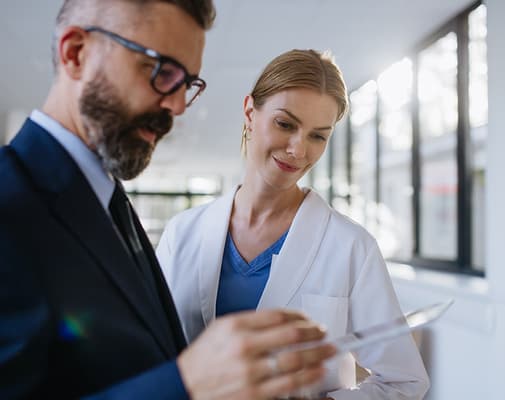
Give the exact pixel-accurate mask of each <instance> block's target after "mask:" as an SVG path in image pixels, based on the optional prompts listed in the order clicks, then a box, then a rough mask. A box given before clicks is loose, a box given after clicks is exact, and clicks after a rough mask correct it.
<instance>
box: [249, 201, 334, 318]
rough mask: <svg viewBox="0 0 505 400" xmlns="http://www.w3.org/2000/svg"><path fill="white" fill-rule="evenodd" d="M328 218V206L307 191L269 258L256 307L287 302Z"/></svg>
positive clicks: (305, 271) (311, 259) (307, 266)
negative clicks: (268, 267)
mask: <svg viewBox="0 0 505 400" xmlns="http://www.w3.org/2000/svg"><path fill="white" fill-rule="evenodd" d="M329 218H330V209H329V207H328V205H327V204H326V203H325V202H324V200H323V199H322V198H321V197H320V196H319V195H318V194H317V193H315V192H313V191H310V192H309V193H308V194H307V196H306V197H305V200H304V201H303V203H302V204H301V206H300V208H299V209H298V212H297V213H296V215H295V218H294V219H293V222H292V224H291V227H290V229H289V232H288V235H287V237H286V240H285V241H284V245H283V246H282V249H281V251H280V252H279V254H278V255H277V256H276V257H274V258H273V259H272V266H271V268H270V276H269V278H268V281H267V284H266V286H265V290H264V291H263V295H262V296H261V298H260V301H259V303H258V309H262V308H273V307H285V306H287V305H288V304H289V302H290V301H291V299H292V298H293V296H294V295H295V293H296V291H297V290H298V289H299V287H300V286H301V284H302V283H303V281H304V279H305V277H306V276H307V274H308V273H309V270H310V268H311V267H312V265H313V263H314V258H315V256H316V254H317V250H318V249H319V246H320V244H321V241H322V239H323V236H324V233H325V232H326V228H327V225H328V221H329Z"/></svg>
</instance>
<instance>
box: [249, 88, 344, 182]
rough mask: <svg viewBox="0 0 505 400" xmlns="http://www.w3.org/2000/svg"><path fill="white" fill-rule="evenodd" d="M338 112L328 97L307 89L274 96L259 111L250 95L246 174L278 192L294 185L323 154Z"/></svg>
mask: <svg viewBox="0 0 505 400" xmlns="http://www.w3.org/2000/svg"><path fill="white" fill-rule="evenodd" d="M338 111H339V110H338V105H337V103H336V102H335V100H334V99H333V98H331V97H330V96H329V95H327V94H320V93H318V92H317V91H315V90H312V89H306V88H294V89H288V90H285V91H282V92H279V93H277V94H275V95H272V96H271V97H269V98H268V99H267V101H266V102H265V104H264V105H263V106H262V107H260V108H259V109H256V108H254V107H253V100H252V98H251V97H250V96H247V97H246V99H245V103H244V112H245V120H246V126H247V127H249V128H250V132H249V137H250V139H249V140H248V141H247V144H246V146H247V173H248V174H256V175H259V177H261V178H262V179H263V181H264V182H265V183H266V184H267V185H269V186H272V187H276V188H279V189H288V188H290V187H292V186H293V185H295V184H296V182H297V181H298V180H299V179H300V178H301V177H302V176H303V175H305V173H306V172H307V171H308V170H309V169H310V168H311V167H312V166H313V165H314V164H315V163H316V162H317V161H318V160H319V158H320V157H321V155H322V154H323V152H324V150H325V148H326V145H327V144H328V141H329V139H330V135H331V133H332V131H333V127H334V125H335V122H336V119H337V115H338Z"/></svg>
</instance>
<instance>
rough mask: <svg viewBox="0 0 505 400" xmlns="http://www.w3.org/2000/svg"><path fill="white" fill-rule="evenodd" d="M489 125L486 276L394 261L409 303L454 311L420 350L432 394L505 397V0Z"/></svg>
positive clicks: (493, 53)
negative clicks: (445, 303) (448, 302)
mask: <svg viewBox="0 0 505 400" xmlns="http://www.w3.org/2000/svg"><path fill="white" fill-rule="evenodd" d="M486 4H487V8H488V9H487V12H488V64H489V131H488V135H489V137H488V146H487V156H488V161H487V186H486V206H487V209H486V212H487V215H486V226H487V228H486V238H487V244H486V246H487V247H486V260H487V264H486V278H484V279H481V278H469V277H459V276H453V275H451V274H446V273H437V272H430V271H417V270H416V271H414V270H413V269H411V268H409V267H407V266H401V265H392V266H391V273H392V275H393V279H394V283H395V287H396V289H397V291H398V295H399V298H400V302H401V303H402V307H404V308H405V309H406V310H407V309H412V308H415V307H418V306H422V305H424V304H427V303H431V302H435V301H439V300H442V299H446V298H449V297H451V298H454V299H455V300H456V302H455V304H454V305H453V307H452V309H451V310H450V311H449V312H448V313H447V315H446V316H445V317H444V318H443V319H442V320H440V321H439V322H438V323H436V324H435V325H433V327H432V328H431V329H430V330H429V331H427V332H424V335H423V340H422V344H421V350H422V352H423V356H424V357H425V362H426V364H427V367H428V369H429V373H430V376H431V379H432V388H431V390H430V392H429V394H428V396H427V397H426V398H427V399H429V400H456V399H457V400H465V399H468V400H470V399H471V400H474V399H475V398H479V399H486V400H495V399H496V400H503V399H505V394H504V388H503V380H504V378H503V373H504V372H505V367H504V366H505V232H504V227H505V175H504V172H503V171H505V157H504V154H505V113H504V110H503V104H504V97H505V75H504V74H505V53H504V51H503V45H502V42H503V38H504V37H505V27H504V24H503V17H505V2H504V1H503V0H489V1H487V3H486Z"/></svg>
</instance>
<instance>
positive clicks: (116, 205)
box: [109, 181, 156, 289]
mask: <svg viewBox="0 0 505 400" xmlns="http://www.w3.org/2000/svg"><path fill="white" fill-rule="evenodd" d="M109 211H110V214H111V216H112V219H113V220H114V223H115V224H116V227H117V228H118V230H119V232H120V234H121V236H122V238H123V241H124V242H125V243H126V245H127V247H128V249H129V251H130V255H131V256H132V258H133V260H134V261H135V263H136V264H137V266H138V267H139V269H140V270H141V272H142V274H143V275H144V276H145V278H146V279H147V281H148V283H149V284H150V285H151V287H152V288H153V289H154V288H155V287H156V286H155V284H154V279H153V276H152V272H151V264H150V263H149V260H148V258H147V255H146V253H145V252H144V249H143V247H142V243H141V242H140V239H139V235H138V233H137V229H136V227H135V222H134V219H133V209H132V206H131V205H130V202H129V201H128V197H126V194H125V192H124V190H123V187H122V185H121V183H120V182H119V181H116V185H115V187H114V192H113V193H112V198H111V200H110V203H109Z"/></svg>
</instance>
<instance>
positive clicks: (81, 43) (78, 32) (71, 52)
mask: <svg viewBox="0 0 505 400" xmlns="http://www.w3.org/2000/svg"><path fill="white" fill-rule="evenodd" d="M87 36H88V33H87V32H86V31H84V30H83V29H82V28H79V27H76V26H69V27H68V28H65V30H64V31H63V32H62V34H61V36H60V39H59V42H58V58H59V68H61V70H63V71H65V73H66V74H67V75H68V76H69V77H70V78H71V79H75V80H78V79H80V78H81V77H82V73H83V67H84V62H85V58H86V57H85V56H86V53H87V52H86V50H87V49H86V47H85V45H86V44H87V43H89V40H88V39H87Z"/></svg>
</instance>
